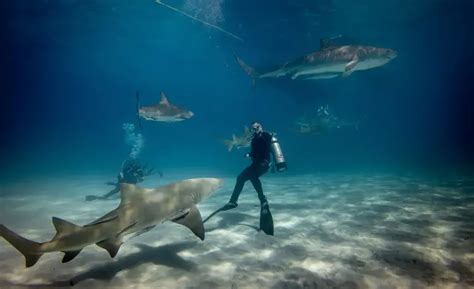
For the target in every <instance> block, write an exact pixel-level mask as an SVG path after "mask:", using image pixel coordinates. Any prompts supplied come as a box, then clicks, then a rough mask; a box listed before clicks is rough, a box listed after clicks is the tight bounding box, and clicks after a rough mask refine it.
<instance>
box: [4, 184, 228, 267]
mask: <svg viewBox="0 0 474 289" xmlns="http://www.w3.org/2000/svg"><path fill="white" fill-rule="evenodd" d="M221 183H222V181H221V180H220V179H216V178H197V179H187V180H182V181H179V182H175V183H171V184H169V185H166V186H163V187H159V188H156V189H146V188H140V187H138V186H135V185H132V184H125V183H122V184H121V188H120V192H121V201H120V205H119V206H118V207H117V208H116V209H114V210H112V211H110V212H109V213H107V214H105V215H104V216H103V217H101V218H99V219H97V220H95V221H94V222H92V223H90V224H87V225H84V226H79V225H75V224H72V223H70V222H67V221H65V220H62V219H59V218H56V217H53V224H54V227H55V228H56V231H57V233H56V235H55V236H54V238H53V239H51V240H50V241H48V242H44V243H37V242H34V241H30V240H28V239H25V238H23V237H21V236H19V235H18V234H16V233H15V232H13V231H11V230H9V229H8V228H7V227H5V226H4V225H0V236H1V237H3V238H4V239H5V240H7V241H8V242H9V243H10V244H12V245H13V246H14V247H15V248H16V249H17V250H18V251H20V252H21V253H22V254H23V255H24V256H25V260H26V267H31V266H33V265H34V264H36V262H37V261H38V259H39V258H40V257H41V256H42V255H43V254H44V253H49V252H56V251H62V252H64V253H65V255H64V257H63V260H62V262H63V263H65V262H69V261H71V260H72V259H74V257H76V256H77V255H78V254H79V253H80V252H81V250H82V249H83V248H84V247H86V246H89V245H92V244H97V245H98V246H99V247H102V248H104V249H105V250H107V251H108V252H109V254H110V256H111V257H112V258H113V257H115V255H116V254H117V252H118V250H119V248H120V246H121V245H122V240H123V237H124V236H125V235H128V234H132V233H135V234H140V233H143V232H146V231H148V230H150V229H151V228H153V227H154V226H155V225H157V224H160V223H163V222H165V221H172V222H176V223H178V224H182V225H184V226H186V227H188V228H189V229H190V230H191V231H192V232H193V233H194V234H195V235H196V236H198V237H199V238H200V239H201V240H204V226H203V223H202V219H201V214H200V212H199V210H198V209H197V208H196V204H197V203H199V202H200V201H201V200H203V199H204V198H205V197H207V196H208V195H209V194H211V193H212V192H214V191H215V190H216V189H217V188H218V187H219V186H220V185H221Z"/></svg>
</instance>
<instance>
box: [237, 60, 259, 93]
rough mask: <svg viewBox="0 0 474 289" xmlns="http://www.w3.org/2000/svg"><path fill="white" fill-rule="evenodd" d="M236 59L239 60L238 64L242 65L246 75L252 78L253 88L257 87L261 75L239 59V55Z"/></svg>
mask: <svg viewBox="0 0 474 289" xmlns="http://www.w3.org/2000/svg"><path fill="white" fill-rule="evenodd" d="M235 59H236V60H237V63H238V64H239V65H240V67H241V68H242V70H243V71H244V72H245V73H247V75H248V76H250V77H251V78H252V86H254V87H255V84H256V82H257V78H258V77H259V76H260V74H259V73H258V72H257V71H256V70H255V69H253V68H252V67H251V66H250V65H248V64H247V63H245V62H244V61H243V60H242V59H240V57H238V56H237V55H235Z"/></svg>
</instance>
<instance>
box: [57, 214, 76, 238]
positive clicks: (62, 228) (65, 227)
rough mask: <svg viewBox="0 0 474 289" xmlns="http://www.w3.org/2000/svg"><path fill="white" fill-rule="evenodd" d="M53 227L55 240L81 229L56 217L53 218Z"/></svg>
mask: <svg viewBox="0 0 474 289" xmlns="http://www.w3.org/2000/svg"><path fill="white" fill-rule="evenodd" d="M53 225H54V228H56V236H55V238H57V237H59V236H62V235H66V234H70V233H72V232H76V231H78V230H79V229H81V228H82V227H81V226H78V225H74V224H73V223H70V222H68V221H66V220H63V219H60V218H56V217H53Z"/></svg>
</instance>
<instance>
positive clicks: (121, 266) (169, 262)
mask: <svg viewBox="0 0 474 289" xmlns="http://www.w3.org/2000/svg"><path fill="white" fill-rule="evenodd" d="M196 244H197V242H183V243H178V244H169V245H164V246H160V247H157V248H153V247H150V246H146V245H143V244H139V245H137V247H138V248H140V251H139V252H137V253H134V254H130V255H128V256H124V257H123V258H120V259H119V260H117V261H116V262H111V263H107V264H105V265H101V266H100V267H95V268H92V269H90V270H88V271H85V272H83V273H81V274H79V275H77V276H75V277H73V278H72V279H70V280H64V281H54V282H51V283H46V284H15V283H10V282H7V283H5V282H4V281H0V285H1V286H3V285H5V286H6V287H2V288H52V287H54V288H58V287H68V286H74V285H76V284H77V283H79V282H82V281H84V280H88V279H95V280H102V281H109V280H111V279H113V278H114V277H115V275H117V274H118V273H119V272H121V271H122V270H128V269H131V268H133V267H136V266H139V265H141V264H145V263H153V264H155V265H163V266H168V267H172V268H177V269H182V270H185V271H192V270H194V269H195V268H196V264H195V263H193V262H189V261H186V260H185V259H183V258H181V257H180V256H179V255H178V253H179V252H181V251H183V250H187V249H190V248H192V247H194V246H195V245H196ZM2 284H3V285H2Z"/></svg>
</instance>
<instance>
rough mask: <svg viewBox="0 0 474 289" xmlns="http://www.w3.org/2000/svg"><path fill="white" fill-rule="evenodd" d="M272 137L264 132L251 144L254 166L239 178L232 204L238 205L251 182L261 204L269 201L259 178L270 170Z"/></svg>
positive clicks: (243, 172)
mask: <svg viewBox="0 0 474 289" xmlns="http://www.w3.org/2000/svg"><path fill="white" fill-rule="evenodd" d="M271 140H272V135H271V134H270V133H268V132H262V133H261V134H260V135H254V137H253V139H252V144H251V151H250V157H251V158H252V164H251V165H250V166H248V167H247V168H246V169H244V170H243V171H242V172H241V173H240V174H239V176H238V177H237V182H236V184H235V187H234V192H233V193H232V196H231V198H230V201H229V202H230V203H235V204H237V200H238V199H239V195H240V193H241V192H242V189H243V187H244V184H245V182H246V181H248V180H250V181H251V182H252V185H253V187H254V188H255V190H256V191H257V194H258V198H259V199H260V203H264V202H265V201H266V200H267V199H266V197H265V195H264V194H263V188H262V183H261V182H260V179H259V177H260V176H261V175H263V174H265V173H266V172H267V171H268V169H269V168H270V150H271Z"/></svg>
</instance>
